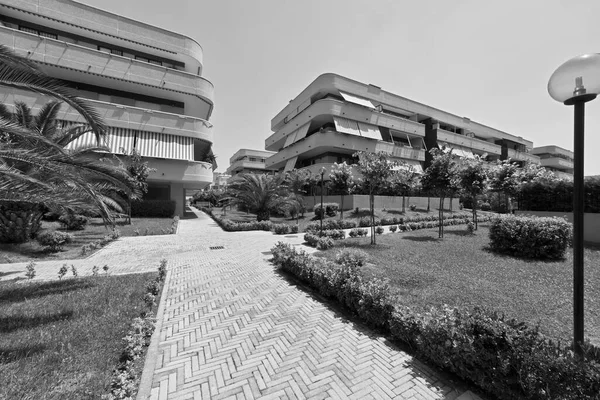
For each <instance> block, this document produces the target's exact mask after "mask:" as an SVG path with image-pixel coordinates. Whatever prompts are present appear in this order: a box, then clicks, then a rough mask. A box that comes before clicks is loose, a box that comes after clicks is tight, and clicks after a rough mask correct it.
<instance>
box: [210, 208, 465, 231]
mask: <svg viewBox="0 0 600 400" xmlns="http://www.w3.org/2000/svg"><path fill="white" fill-rule="evenodd" d="M465 211H466V210H465ZM214 213H215V215H217V216H221V217H222V218H224V219H229V220H230V221H233V222H252V221H256V214H252V213H246V212H244V211H238V210H227V212H226V213H225V215H222V211H221V209H219V208H215V209H214ZM444 214H445V215H451V213H450V212H449V211H445V212H444ZM369 215H371V214H370V211H369V210H368V209H366V208H359V209H358V212H356V210H346V211H344V220H350V221H354V222H356V224H357V226H358V221H359V220H360V219H361V218H362V217H368V216H369ZM416 215H435V216H436V217H437V209H434V208H433V207H432V209H431V211H430V212H427V211H424V210H419V211H410V210H409V209H408V207H407V208H406V212H404V213H403V212H402V211H401V210H383V209H375V216H376V217H377V218H393V217H397V218H400V217H412V216H416ZM340 217H341V215H340V213H339V212H338V215H336V216H335V217H325V219H323V222H325V221H327V220H329V219H333V220H339V219H340ZM313 221H319V220H318V219H315V214H314V213H313V212H312V211H307V212H305V213H304V217H300V218H299V231H300V232H304V231H305V229H306V226H307V225H308V224H309V223H311V222H313ZM271 222H273V223H276V224H281V223H284V224H290V225H295V224H296V218H290V217H281V216H271Z"/></svg>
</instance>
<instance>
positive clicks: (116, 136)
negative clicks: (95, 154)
mask: <svg viewBox="0 0 600 400" xmlns="http://www.w3.org/2000/svg"><path fill="white" fill-rule="evenodd" d="M134 140H135V131H134V130H133V129H126V128H110V133H109V134H108V147H109V148H110V152H111V153H115V154H131V151H132V150H133V142H134Z"/></svg>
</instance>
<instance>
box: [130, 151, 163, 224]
mask: <svg viewBox="0 0 600 400" xmlns="http://www.w3.org/2000/svg"><path fill="white" fill-rule="evenodd" d="M126 169H127V172H129V175H131V184H132V185H134V186H135V187H136V188H137V189H138V190H139V191H140V192H141V194H142V196H143V195H144V194H146V193H147V192H148V182H147V181H148V176H150V174H151V173H153V172H156V168H150V167H149V166H148V162H147V161H144V160H143V159H142V156H141V155H140V153H139V152H138V151H137V150H136V149H133V150H131V154H129V155H128V156H127V167H126ZM132 200H138V199H132V196H128V204H127V214H128V223H129V224H131V201H132Z"/></svg>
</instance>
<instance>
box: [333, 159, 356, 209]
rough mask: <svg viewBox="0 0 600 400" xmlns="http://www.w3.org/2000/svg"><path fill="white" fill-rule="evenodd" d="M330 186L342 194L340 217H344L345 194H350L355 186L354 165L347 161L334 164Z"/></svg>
mask: <svg viewBox="0 0 600 400" xmlns="http://www.w3.org/2000/svg"><path fill="white" fill-rule="evenodd" d="M329 187H330V188H331V189H332V190H334V191H336V192H338V193H339V194H340V219H344V195H346V194H350V193H351V192H352V188H353V187H354V176H353V175H352V167H351V166H349V165H347V164H346V162H345V161H344V162H343V163H341V164H338V163H334V164H333V166H332V168H331V172H330V174H329Z"/></svg>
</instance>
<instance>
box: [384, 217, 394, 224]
mask: <svg viewBox="0 0 600 400" xmlns="http://www.w3.org/2000/svg"><path fill="white" fill-rule="evenodd" d="M393 223H394V218H381V225H392V224H393Z"/></svg>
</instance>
